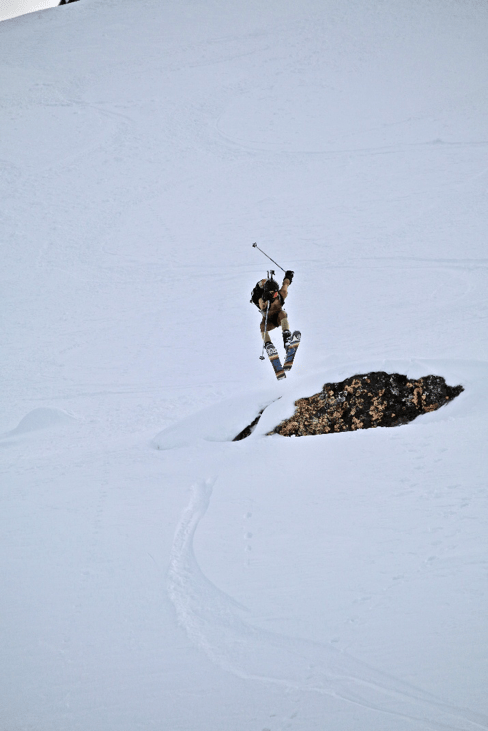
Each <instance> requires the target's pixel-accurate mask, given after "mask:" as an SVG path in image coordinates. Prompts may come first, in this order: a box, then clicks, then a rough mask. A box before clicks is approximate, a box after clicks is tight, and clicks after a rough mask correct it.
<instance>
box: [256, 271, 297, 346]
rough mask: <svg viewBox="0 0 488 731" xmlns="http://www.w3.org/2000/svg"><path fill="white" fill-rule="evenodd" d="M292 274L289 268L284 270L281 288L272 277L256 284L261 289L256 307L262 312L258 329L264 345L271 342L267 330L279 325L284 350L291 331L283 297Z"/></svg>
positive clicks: (286, 292) (284, 297) (289, 339)
mask: <svg viewBox="0 0 488 731" xmlns="http://www.w3.org/2000/svg"><path fill="white" fill-rule="evenodd" d="M272 274H274V272H272ZM293 274H294V272H292V271H291V270H290V269H288V271H286V272H285V276H284V279H283V284H282V285H281V289H279V288H278V282H276V281H275V280H274V279H273V278H272V277H271V278H270V279H261V281H260V282H258V283H257V285H256V287H259V288H260V290H261V292H259V293H258V294H259V298H258V307H259V309H260V310H261V312H262V313H263V319H262V320H261V325H260V329H261V336H262V338H263V341H264V344H265V345H266V343H270V342H271V338H270V336H269V331H270V330H274V329H275V328H276V327H280V326H281V330H282V334H283V345H284V346H285V350H286V349H287V348H288V346H289V344H290V342H291V332H290V325H289V323H288V315H287V314H286V312H285V311H284V309H283V304H284V302H285V299H286V298H287V297H288V287H289V286H290V284H291V283H292V281H293ZM266 315H267V317H266Z"/></svg>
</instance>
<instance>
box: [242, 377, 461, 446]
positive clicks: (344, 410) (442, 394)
mask: <svg viewBox="0 0 488 731" xmlns="http://www.w3.org/2000/svg"><path fill="white" fill-rule="evenodd" d="M463 390H464V389H463V387H462V386H448V385H447V384H446V382H445V379H444V378H442V377H441V376H434V375H429V376H424V377H423V378H419V379H417V380H415V379H412V378H410V379H409V378H408V377H407V376H404V375H401V374H399V373H385V372H384V371H376V372H371V373H366V374H362V375H355V376H351V377H350V378H347V379H345V380H344V381H341V382H339V383H325V384H324V386H323V387H322V390H321V391H320V392H319V393H315V394H313V396H308V397H305V398H301V399H298V401H296V402H295V407H296V409H295V413H294V414H293V415H292V416H291V417H289V418H287V419H284V420H283V421H282V422H281V423H280V424H278V426H276V427H275V428H274V429H273V430H272V431H271V432H268V433H269V434H281V435H282V436H286V437H290V436H297V437H301V436H306V435H309V434H330V433H336V432H344V431H356V430H357V429H374V428H375V427H377V426H400V425H402V424H408V422H409V421H413V420H414V419H416V418H417V416H420V414H425V413H428V412H429V411H436V410H437V409H439V408H440V407H441V406H444V405H445V404H447V403H448V402H449V401H452V399H453V398H455V397H456V396H459V394H460V393H461V392H462V391H463ZM263 411H264V409H263V410H262V411H261V412H260V413H259V414H258V416H257V417H256V418H255V419H254V420H253V421H252V422H251V424H249V425H248V426H247V427H245V429H243V430H242V431H241V432H239V434H238V435H237V436H236V437H235V438H234V441H236V442H237V441H240V440H241V439H245V438H246V437H248V436H249V435H250V434H251V433H252V431H253V430H254V428H255V426H256V425H257V423H258V421H259V419H260V418H261V415H262V413H263Z"/></svg>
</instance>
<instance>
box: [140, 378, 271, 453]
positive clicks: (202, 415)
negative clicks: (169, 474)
mask: <svg viewBox="0 0 488 731" xmlns="http://www.w3.org/2000/svg"><path fill="white" fill-rule="evenodd" d="M279 398H280V394H279V392H277V391H276V389H273V388H270V389H268V390H267V391H258V392H251V393H246V394H243V395H240V396H238V397H234V398H231V399H226V400H225V401H222V402H221V403H219V404H214V405H212V406H209V407H207V408H205V409H202V410H201V411H199V412H197V413H196V414H192V415H191V416H189V417H187V418H186V419H183V420H182V421H179V422H178V423H176V424H173V425H172V426H169V427H167V428H166V429H163V431H161V432H159V434H157V435H156V437H155V438H154V439H153V445H154V446H155V447H156V449H174V448H176V447H186V446H188V445H189V444H193V443H194V442H196V441H198V440H199V439H203V440H205V441H208V442H231V441H232V440H233V439H234V437H235V435H236V434H238V433H239V432H240V431H242V430H243V429H244V428H245V427H246V426H247V425H248V424H249V423H250V422H252V421H253V420H254V419H255V418H256V417H257V416H258V414H259V413H260V412H261V411H263V409H265V408H266V407H267V406H268V405H269V404H270V403H272V402H273V401H276V400H277V399H279Z"/></svg>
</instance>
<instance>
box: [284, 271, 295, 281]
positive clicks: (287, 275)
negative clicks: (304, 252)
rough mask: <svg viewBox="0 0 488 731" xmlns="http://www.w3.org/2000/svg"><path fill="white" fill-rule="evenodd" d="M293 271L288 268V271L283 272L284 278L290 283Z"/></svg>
mask: <svg viewBox="0 0 488 731" xmlns="http://www.w3.org/2000/svg"><path fill="white" fill-rule="evenodd" d="M294 274H295V272H292V271H291V269H288V271H286V272H285V279H289V280H290V284H291V283H292V282H293V275H294Z"/></svg>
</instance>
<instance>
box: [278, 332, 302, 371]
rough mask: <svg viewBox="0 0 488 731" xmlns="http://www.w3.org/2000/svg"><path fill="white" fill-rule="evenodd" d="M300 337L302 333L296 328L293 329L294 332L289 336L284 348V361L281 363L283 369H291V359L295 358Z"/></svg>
mask: <svg viewBox="0 0 488 731" xmlns="http://www.w3.org/2000/svg"><path fill="white" fill-rule="evenodd" d="M301 337H302V335H301V333H300V332H299V331H298V330H295V332H294V333H293V335H292V336H291V340H290V344H289V346H288V347H287V349H286V356H285V362H284V363H283V370H284V371H290V370H291V367H292V365H293V361H294V360H295V355H296V352H297V350H298V346H299V345H300V339H301Z"/></svg>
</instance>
